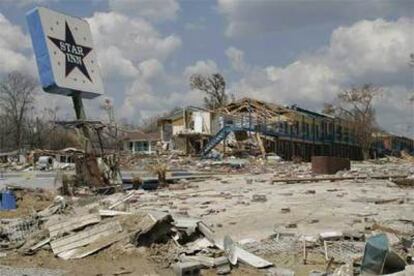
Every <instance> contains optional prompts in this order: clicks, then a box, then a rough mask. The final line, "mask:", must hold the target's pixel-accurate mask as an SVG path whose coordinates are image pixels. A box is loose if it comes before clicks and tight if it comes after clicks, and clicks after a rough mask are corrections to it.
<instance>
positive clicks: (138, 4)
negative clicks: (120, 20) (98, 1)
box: [109, 0, 180, 21]
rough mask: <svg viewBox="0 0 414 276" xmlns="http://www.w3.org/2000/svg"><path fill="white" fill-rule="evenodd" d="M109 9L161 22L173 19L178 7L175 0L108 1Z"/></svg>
mask: <svg viewBox="0 0 414 276" xmlns="http://www.w3.org/2000/svg"><path fill="white" fill-rule="evenodd" d="M109 8H110V9H111V10H113V11H115V12H119V13H123V14H127V15H130V16H131V17H136V16H141V17H144V18H146V19H148V20H151V21H163V20H171V19H175V18H176V16H177V13H178V11H179V10H180V5H179V4H178V2H177V1H176V0H109Z"/></svg>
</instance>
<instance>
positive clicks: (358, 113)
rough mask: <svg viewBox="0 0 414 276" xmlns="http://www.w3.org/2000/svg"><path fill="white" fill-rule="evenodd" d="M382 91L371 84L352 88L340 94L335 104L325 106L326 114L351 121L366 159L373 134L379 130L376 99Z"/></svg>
mask: <svg viewBox="0 0 414 276" xmlns="http://www.w3.org/2000/svg"><path fill="white" fill-rule="evenodd" d="M380 91H381V89H380V88H379V87H375V86H373V85H371V84H365V85H362V86H361V87H352V88H350V89H345V90H343V91H342V92H340V93H339V94H338V96H337V100H336V103H335V104H325V107H324V112H325V113H327V114H331V115H336V116H337V117H339V118H342V119H344V120H347V121H349V122H350V123H351V124H352V126H353V131H354V135H355V139H356V142H357V143H358V144H359V145H360V146H361V149H362V154H363V157H364V159H368V158H369V150H370V147H371V144H372V142H373V137H372V135H373V133H374V132H375V131H376V130H378V127H377V122H376V116H375V108H374V106H373V101H374V99H375V98H376V97H377V96H379V94H380V93H379V92H380Z"/></svg>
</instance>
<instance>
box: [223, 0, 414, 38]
mask: <svg viewBox="0 0 414 276" xmlns="http://www.w3.org/2000/svg"><path fill="white" fill-rule="evenodd" d="M413 9H414V2H412V1H404V0H401V1H400V0H395V1H392V0H383V1H376V0H364V1H353V0H348V1H346V0H341V1H340V0H332V1H310V0H309V1H285V0H274V1H268V0H255V1H239V0H218V11H219V12H220V13H221V14H223V15H224V16H225V18H226V20H227V28H226V34H227V35H228V36H240V35H251V34H260V33H264V32H272V31H280V30H287V29H296V28H306V27H307V26H317V25H323V24H327V23H335V24H336V25H338V24H343V23H350V22H354V21H357V20H361V19H375V18H379V17H384V16H387V15H390V14H393V13H398V14H399V15H406V16H410V15H412V10H413Z"/></svg>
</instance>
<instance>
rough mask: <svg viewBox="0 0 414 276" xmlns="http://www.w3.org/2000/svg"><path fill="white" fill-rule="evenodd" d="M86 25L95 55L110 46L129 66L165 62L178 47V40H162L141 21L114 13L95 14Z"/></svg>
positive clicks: (158, 34)
mask: <svg viewBox="0 0 414 276" xmlns="http://www.w3.org/2000/svg"><path fill="white" fill-rule="evenodd" d="M88 22H89V24H90V26H91V31H92V35H93V37H94V42H95V45H96V48H97V49H98V52H99V51H100V50H103V49H106V48H108V47H110V46H114V47H117V48H119V49H120V51H121V52H122V56H124V57H125V58H126V59H129V60H131V61H132V62H137V61H142V60H145V59H149V58H156V59H159V60H165V59H166V58H167V57H168V56H170V55H171V54H172V53H173V52H174V51H176V50H177V49H178V48H179V47H180V46H181V39H180V38H179V37H178V36H176V35H169V36H166V37H163V36H162V35H161V34H160V33H159V32H158V31H157V30H156V29H155V28H154V26H153V25H152V24H151V23H149V22H148V21H146V20H144V19H142V18H130V17H127V16H125V15H122V14H118V13H114V12H109V13H95V14H94V16H93V17H91V18H89V19H88Z"/></svg>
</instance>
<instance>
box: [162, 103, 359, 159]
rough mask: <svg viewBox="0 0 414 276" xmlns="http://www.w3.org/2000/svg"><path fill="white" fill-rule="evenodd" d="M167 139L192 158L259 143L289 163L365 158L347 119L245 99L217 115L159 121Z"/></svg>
mask: <svg viewBox="0 0 414 276" xmlns="http://www.w3.org/2000/svg"><path fill="white" fill-rule="evenodd" d="M159 126H160V132H161V140H162V142H163V143H168V144H169V145H170V148H171V149H178V150H181V151H182V152H184V153H186V154H202V155H204V156H205V155H207V154H209V153H210V151H211V150H213V149H214V148H216V147H217V148H219V149H221V151H224V152H225V151H226V148H227V150H229V151H232V152H237V151H240V150H246V147H248V144H249V143H243V141H247V140H249V139H250V140H253V141H254V143H255V144H256V145H258V148H259V149H260V151H261V153H262V154H267V153H275V154H277V155H279V156H281V157H282V158H284V159H286V160H291V159H292V158H294V157H299V158H301V159H303V160H310V157H311V156H312V155H332V156H339V157H346V158H350V159H361V158H362V154H361V149H360V147H359V146H358V145H357V144H356V141H355V135H354V132H353V129H352V126H351V125H350V124H349V123H348V122H346V121H344V120H341V119H338V118H335V117H332V116H329V115H326V114H321V113H317V112H313V111H310V110H307V109H304V108H301V107H298V106H296V105H293V106H282V105H278V104H274V103H267V102H263V101H259V100H256V99H252V98H243V99H240V100H238V101H236V102H233V103H230V104H228V105H227V106H224V107H222V108H219V109H216V110H212V111H209V110H206V109H202V108H197V107H186V108H183V109H180V110H177V111H176V112H175V113H173V114H172V115H170V116H168V117H164V118H162V119H161V120H159ZM243 147H245V148H243Z"/></svg>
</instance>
